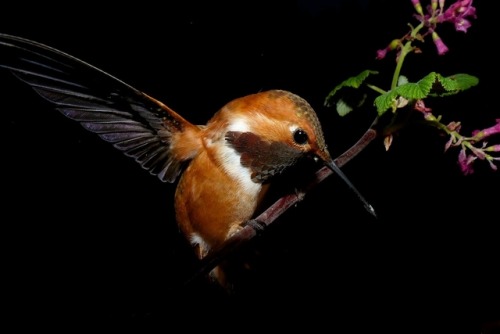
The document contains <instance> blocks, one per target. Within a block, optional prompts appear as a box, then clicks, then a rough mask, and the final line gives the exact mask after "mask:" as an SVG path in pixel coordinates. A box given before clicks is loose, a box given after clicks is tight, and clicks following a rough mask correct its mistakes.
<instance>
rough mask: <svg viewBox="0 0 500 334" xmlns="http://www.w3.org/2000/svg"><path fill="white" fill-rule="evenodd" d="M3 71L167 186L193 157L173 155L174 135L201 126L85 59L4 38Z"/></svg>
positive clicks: (0, 55) (0, 41) (0, 48)
mask: <svg viewBox="0 0 500 334" xmlns="http://www.w3.org/2000/svg"><path fill="white" fill-rule="evenodd" d="M0 67H2V68H5V69H7V70H9V71H10V72H12V73H13V74H14V75H15V76H16V77H17V78H18V79H20V80H21V81H23V82H25V83H27V84H28V85H30V86H31V87H32V88H33V89H34V90H35V91H36V92H37V93H38V94H39V95H40V96H42V97H43V98H44V99H46V100H47V101H49V102H51V103H52V104H53V105H54V107H55V109H57V110H58V111H60V112H61V113H62V114H63V115H65V116H66V117H68V118H69V119H72V120H74V121H77V122H79V123H80V124H81V125H82V126H83V127H84V128H85V129H86V130H88V131H91V132H94V133H96V134H97V135H98V136H99V137H101V138H102V139H103V140H105V141H107V142H110V143H112V144H113V146H114V147H116V148H117V149H118V150H120V151H122V152H123V153H124V154H125V155H127V156H130V157H132V158H134V159H135V161H137V162H138V163H139V164H140V165H141V166H142V167H143V168H144V169H146V170H147V171H149V172H150V173H151V174H153V175H156V176H157V177H158V178H159V179H160V180H162V181H164V182H173V181H175V180H176V178H177V177H178V175H179V174H180V172H181V168H182V165H183V162H184V160H187V159H189V157H179V156H178V155H177V156H175V157H174V156H173V154H172V147H171V146H172V145H170V144H171V140H172V136H173V134H175V133H179V132H182V131H185V130H186V128H189V129H191V130H193V129H198V127H196V126H194V125H192V124H191V123H189V122H188V121H186V120H185V119H184V118H182V117H181V116H180V115H179V114H177V113H176V112H174V111H173V110H172V109H170V108H169V107H167V106H165V105H164V104H163V103H161V102H159V101H157V100H155V99H153V98H151V97H149V96H148V95H146V94H144V93H142V92H141V91H139V90H137V89H135V88H134V87H132V86H130V85H128V84H126V83H125V82H123V81H121V80H119V79H117V78H116V77H114V76H112V75H110V74H108V73H106V72H104V71H102V70H100V69H98V68H96V67H94V66H92V65H90V64H88V63H86V62H84V61H82V60H79V59H77V58H75V57H73V56H71V55H69V54H66V53H64V52H62V51H59V50H57V49H54V48H51V47H49V46H46V45H43V44H40V43H38V42H34V41H31V40H28V39H24V38H21V37H17V36H11V35H6V34H0Z"/></svg>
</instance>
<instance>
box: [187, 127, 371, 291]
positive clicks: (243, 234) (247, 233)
mask: <svg viewBox="0 0 500 334" xmlns="http://www.w3.org/2000/svg"><path fill="white" fill-rule="evenodd" d="M376 122H377V119H375V121H374V122H373V123H372V125H371V126H370V128H369V129H368V130H367V131H366V132H365V133H364V134H363V135H362V136H361V138H360V139H359V140H358V141H357V142H356V143H355V144H354V145H353V146H351V147H350V148H349V149H348V150H347V151H345V152H344V153H343V154H341V155H340V156H339V157H338V158H336V159H335V160H334V162H335V164H336V165H337V166H338V167H342V166H344V165H345V164H346V163H348V162H349V161H350V160H352V158H354V157H355V156H356V155H358V154H359V153H360V152H361V151H362V150H364V149H365V148H366V147H367V146H368V144H370V143H371V142H372V141H373V140H374V139H375V138H376V137H377V131H376V130H375V125H376ZM331 174H332V171H331V170H330V169H329V168H327V167H323V168H321V169H319V170H318V171H317V172H316V174H315V177H314V178H313V179H312V181H311V182H309V183H308V184H306V185H305V186H304V187H303V188H301V189H300V190H298V191H296V192H294V193H289V194H286V195H284V196H282V197H280V198H279V199H278V200H277V201H276V202H275V203H274V204H272V205H271V206H270V207H269V208H267V210H265V211H264V212H262V213H261V214H260V215H259V216H257V217H256V218H254V219H252V220H251V221H250V222H247V223H245V224H244V227H243V229H241V230H240V231H239V232H238V233H236V234H235V235H233V236H232V237H231V238H229V239H228V240H227V241H226V242H225V243H224V245H223V246H222V247H221V248H219V249H218V250H216V251H214V252H212V253H210V254H208V255H207V256H206V257H205V258H203V260H201V261H200V265H199V267H198V269H197V271H196V273H195V274H194V275H192V276H191V277H190V278H189V279H188V280H186V281H185V286H186V285H188V284H190V283H191V282H193V281H194V280H196V279H197V278H199V277H200V276H202V275H205V274H207V273H208V272H210V270H212V269H213V268H214V267H215V266H217V265H218V264H219V263H221V262H222V261H223V260H224V259H226V258H227V257H228V256H229V255H230V254H232V253H233V252H234V251H236V250H238V249H239V248H240V247H241V246H243V245H244V244H246V243H247V242H248V241H250V240H251V239H253V238H254V237H255V236H257V235H258V233H259V232H260V231H261V229H263V228H265V227H266V226H269V225H270V224H272V223H273V222H274V221H275V220H276V219H277V218H278V217H279V216H281V215H282V214H283V213H284V212H285V211H287V210H288V209H289V208H290V207H292V206H293V205H295V204H296V203H298V202H300V201H301V200H302V199H303V198H304V196H305V194H306V193H307V192H308V191H310V190H311V189H313V188H314V187H315V186H317V185H318V184H319V183H321V182H322V181H323V180H324V179H326V178H327V177H328V176H330V175H331ZM259 226H260V227H261V228H259Z"/></svg>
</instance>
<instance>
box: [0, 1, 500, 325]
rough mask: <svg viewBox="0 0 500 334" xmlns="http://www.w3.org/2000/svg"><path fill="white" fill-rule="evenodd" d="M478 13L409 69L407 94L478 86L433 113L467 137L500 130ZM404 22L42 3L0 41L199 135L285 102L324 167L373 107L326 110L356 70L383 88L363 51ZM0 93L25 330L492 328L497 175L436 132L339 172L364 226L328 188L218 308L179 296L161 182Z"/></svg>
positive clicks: (14, 280) (481, 10) (21, 96)
mask: <svg viewBox="0 0 500 334" xmlns="http://www.w3.org/2000/svg"><path fill="white" fill-rule="evenodd" d="M423 3H424V4H425V1H424V2H423ZM475 5H476V7H477V10H478V19H477V20H473V26H472V27H471V28H470V30H469V32H468V33H467V34H463V33H460V32H458V33H457V32H454V30H453V27H452V26H451V25H450V26H443V27H441V28H440V29H441V30H439V31H438V32H439V33H440V34H441V36H442V38H443V40H444V41H445V43H446V44H447V45H448V47H449V48H450V52H449V53H448V54H447V55H446V56H444V57H438V56H437V55H436V53H435V50H434V46H433V45H429V46H426V47H424V52H423V54H420V55H411V56H410V57H409V59H408V60H407V63H405V67H404V69H403V73H404V74H406V75H407V76H408V77H409V78H410V80H412V79H414V80H416V79H418V78H420V77H421V76H423V75H425V74H427V73H429V72H430V71H436V72H439V73H442V74H443V75H450V74H454V73H460V72H464V73H469V74H472V75H476V76H478V77H479V78H480V85H479V86H478V87H475V88H473V89H471V90H469V91H466V92H464V93H463V94H460V95H458V96H455V97H452V98H447V99H445V100H444V99H443V100H441V101H438V100H435V101H431V102H428V106H430V107H432V108H434V110H435V114H442V115H443V119H444V120H446V121H452V120H455V121H458V120H461V121H462V122H463V129H464V133H470V131H472V130H474V129H478V128H483V127H486V126H490V125H493V123H494V120H495V118H499V117H500V112H498V107H497V99H496V98H495V96H494V95H491V94H490V89H488V87H489V86H488V83H490V82H492V80H493V78H492V77H493V73H492V72H493V68H492V65H493V62H492V61H491V60H492V59H491V58H492V56H489V55H490V54H491V53H492V50H491V49H490V46H489V45H488V43H486V39H485V38H486V37H485V36H486V31H487V30H488V25H491V21H488V19H487V16H488V15H489V14H490V13H491V12H492V9H491V8H488V3H487V2H486V1H482V2H481V1H476V2H475ZM2 6H3V5H2ZM490 7H491V6H490ZM412 14H413V8H412V6H411V3H410V1H383V0H379V1H376V0H372V1H369V0H366V1H361V0H360V1H341V0H338V1H334V0H331V1H327V0H324V1H320V0H315V1H260V0H254V1H237V2H236V1H235V2H232V4H227V3H219V2H208V1H207V2H195V1H184V2H183V4H182V5H178V4H168V3H167V4H164V3H162V4H161V5H160V3H158V4H149V3H147V2H144V3H135V2H134V3H130V4H129V5H127V4H120V5H115V6H114V5H106V6H104V5H89V4H86V3H83V2H75V3H72V4H65V5H63V6H59V5H51V4H50V3H46V2H43V3H42V2H37V3H36V4H35V5H29V6H27V5H25V4H23V3H17V4H15V5H6V8H4V9H3V10H2V12H1V19H0V31H1V32H4V33H10V34H16V35H20V36H22V37H26V38H30V39H33V40H36V41H39V42H42V43H44V44H47V45H50V46H52V47H55V48H58V49H60V50H63V51H65V52H67V53H69V54H72V55H74V56H76V57H78V58H80V59H83V60H85V61H87V62H89V63H91V64H93V65H95V66H97V67H99V68H101V69H103V70H105V71H106V72H108V73H110V74H112V75H114V76H116V77H118V78H120V79H122V80H123V81H125V82H127V83H129V84H131V85H132V86H135V87H136V88H138V89H140V90H142V91H145V92H147V93H148V94H150V95H152V96H154V97H156V98H158V99H159V100H161V101H163V102H164V103H166V104H167V105H169V106H170V107H172V108H173V109H174V110H176V111H177V112H179V113H181V114H182V115H183V116H185V117H186V118H187V119H188V120H190V121H192V122H193V123H196V124H203V123H205V122H206V121H207V120H208V119H209V118H210V116H211V115H212V114H213V113H214V112H215V111H217V110H218V109H219V108H220V107H221V106H223V105H224V104H225V103H227V102H228V101H230V100H231V99H233V98H236V97H239V96H243V95H246V94H250V93H253V92H256V91H259V90H266V89H273V88H279V89H286V90H290V91H293V92H295V93H297V94H299V95H301V96H302V97H304V98H305V99H306V100H308V101H309V102H310V103H311V105H312V106H313V107H314V108H315V110H316V111H317V113H318V116H319V118H320V120H321V121H322V124H323V128H324V132H325V136H326V140H327V142H328V143H329V147H330V152H331V153H332V155H334V156H337V155H339V154H340V153H342V152H343V151H344V150H345V149H347V148H348V147H349V146H350V145H352V144H353V143H354V142H355V141H356V139H357V138H358V137H359V136H360V135H361V134H362V133H363V132H364V131H365V129H366V128H367V127H368V126H369V124H370V123H371V120H372V118H373V117H374V110H372V109H367V110H364V113H359V114H352V115H348V116H347V117H344V118H340V117H339V116H337V115H336V113H335V111H334V110H333V109H332V108H326V107H324V106H323V101H324V98H325V97H326V95H327V94H328V92H329V91H330V90H331V89H332V88H333V87H335V85H337V84H338V83H340V82H341V81H343V80H344V79H346V78H347V77H349V76H352V75H355V74H357V73H359V72H360V71H362V70H364V69H367V68H370V69H376V70H380V71H389V72H386V73H391V72H390V71H391V70H392V68H393V61H392V59H393V58H392V57H393V55H392V54H390V55H389V56H388V58H387V59H385V60H383V61H376V60H375V52H376V50H377V49H381V48H383V47H385V46H386V45H387V43H389V41H390V40H392V39H393V38H397V37H400V36H402V35H403V34H404V33H405V32H406V31H407V26H406V23H407V22H412V23H415V22H416V21H415V20H413V19H412V18H411V15H412ZM385 80H386V81H385V82H382V84H385V87H387V85H388V84H389V83H390V81H389V80H390V77H389V76H388V77H386V79H385ZM0 83H1V91H0V94H1V101H2V107H1V117H0V122H1V123H0V124H1V135H2V137H3V140H2V153H3V154H2V174H1V176H2V195H3V196H2V199H1V202H2V207H3V209H2V212H3V215H2V224H1V226H2V228H3V233H2V236H3V238H2V239H5V242H4V245H5V249H4V252H3V255H4V256H3V259H2V267H3V268H2V273H3V274H2V277H3V282H4V283H3V289H2V295H3V296H4V297H2V299H3V301H4V303H5V305H6V309H7V310H8V311H4V312H6V313H5V315H6V316H7V317H8V318H11V319H13V320H14V321H15V322H16V323H17V324H18V325H19V326H24V325H31V324H35V325H37V326H40V328H45V327H47V328H56V327H61V328H64V329H66V330H68V331H69V332H72V331H73V330H75V329H78V328H81V327H84V326H87V325H93V324H97V321H104V322H105V323H107V324H109V325H111V326H114V327H115V326H120V327H121V326H123V325H125V326H127V327H128V326H130V328H134V327H132V326H137V328H138V332H145V331H146V328H150V327H153V326H154V327H156V326H158V327H159V328H161V329H162V330H169V329H173V328H178V327H177V326H179V325H182V326H187V328H191V329H194V328H195V327H197V326H202V327H203V328H206V329H207V330H210V329H213V330H224V329H228V330H233V329H242V328H243V329H245V328H247V327H248V326H250V325H252V326H257V327H260V326H276V327H275V328H281V329H283V330H285V329H289V328H301V327H297V326H300V325H305V326H308V327H304V328H307V329H308V330H311V331H312V330H314V328H315V327H317V328H327V329H328V330H329V331H335V330H349V331H352V332H357V331H364V330H373V331H375V330H378V331H382V330H383V331H394V332H398V333H401V332H407V331H408V330H411V329H416V330H425V331H426V332H427V331H429V330H432V331H441V332H454V333H456V332H457V331H462V332H470V333H478V332H479V328H480V326H481V324H485V323H488V322H491V321H495V320H498V319H499V316H498V314H500V308H499V307H498V298H499V297H500V293H499V290H500V289H499V287H498V281H499V278H500V277H499V274H498V273H497V272H498V255H499V251H498V233H497V226H498V224H499V219H498V211H497V210H498V205H499V196H498V189H499V186H500V182H499V180H500V178H499V175H498V172H496V173H495V172H493V171H491V169H490V168H489V167H488V165H487V163H484V162H478V163H477V168H476V169H477V170H476V173H474V174H473V175H469V176H463V175H462V174H461V172H460V171H459V169H458V166H457V163H456V160H457V156H458V151H457V150H450V151H449V152H447V153H443V147H444V143H445V142H446V140H447V138H445V137H442V136H439V135H438V133H437V132H436V131H435V130H433V129H425V128H419V127H412V128H409V129H407V130H405V131H403V132H401V133H400V134H399V135H398V136H397V137H396V138H395V139H394V143H393V145H392V147H391V149H390V150H389V151H388V152H386V151H385V150H384V148H383V145H382V143H381V141H380V140H377V141H375V142H374V143H372V144H371V145H370V146H369V147H368V148H367V149H366V150H365V151H363V152H362V153H361V154H360V155H359V156H357V157H356V158H355V159H353V160H352V161H351V162H350V163H349V164H348V165H346V166H345V167H344V168H343V170H344V172H345V173H346V174H347V175H348V176H349V178H350V179H351V181H352V182H353V183H354V184H355V185H356V187H357V188H358V189H359V190H360V191H361V193H362V194H363V195H364V196H365V197H366V198H367V199H368V200H369V202H370V203H371V204H372V205H373V206H374V207H375V209H376V211H377V213H378V215H379V218H378V219H377V220H374V219H373V218H372V217H371V216H370V215H369V214H368V213H367V212H366V211H364V210H363V207H362V205H361V204H360V203H359V201H358V200H357V199H356V197H355V196H354V195H353V194H352V193H351V192H350V191H349V190H348V189H347V187H346V186H345V184H343V183H342V182H341V181H340V180H338V178H337V177H330V178H328V179H327V180H326V181H325V182H323V183H322V184H321V185H319V186H318V187H317V188H315V189H314V190H313V191H311V192H310V193H309V194H308V195H307V196H306V198H305V200H304V201H303V202H301V203H299V204H298V205H297V206H296V207H293V208H292V209H290V210H289V211H288V212H287V213H286V214H285V215H283V216H282V217H281V218H280V220H279V221H277V222H276V223H275V224H273V226H272V227H271V228H270V229H269V230H268V232H267V233H265V234H264V235H263V236H262V237H261V238H259V239H257V240H255V243H254V244H253V245H252V246H253V247H255V249H258V255H255V257H256V261H255V270H253V271H252V272H250V273H249V274H248V277H247V279H246V280H244V283H242V287H241V288H240V289H239V290H238V291H237V292H235V293H234V294H233V295H229V296H228V295H225V294H224V293H223V292H222V291H220V290H218V289H217V288H215V287H213V286H210V285H209V284H207V283H206V282H203V281H197V282H195V283H193V284H192V285H190V286H188V287H186V288H185V289H183V288H182V281H183V279H185V278H186V277H187V276H188V275H189V273H190V272H191V270H192V269H193V268H194V266H195V264H196V263H195V260H194V259H193V255H192V253H191V250H190V249H189V247H188V246H187V245H186V244H185V242H184V240H183V239H182V237H181V236H180V234H179V233H178V231H177V228H176V226H175V223H174V219H173V217H174V214H173V210H172V208H173V205H172V203H173V192H174V189H175V185H171V184H162V183H161V182H159V181H158V180H157V179H156V178H154V177H152V176H150V175H149V174H148V173H146V172H145V171H143V170H142V169H141V168H140V167H139V166H138V165H137V164H136V163H135V162H133V161H132V160H131V159H129V158H127V157H125V156H123V155H122V154H121V153H120V152H118V151H117V150H115V149H113V148H112V147H111V146H110V145H109V144H107V143H105V142H103V141H102V140H100V139H99V138H97V137H96V136H95V135H93V134H91V133H88V132H86V131H85V130H83V129H82V128H81V127H80V126H79V125H78V124H75V123H74V122H72V121H70V120H68V119H66V118H64V117H63V116H62V115H60V114H59V113H57V112H54V111H53V110H51V108H50V106H49V105H48V104H47V103H45V102H44V101H43V100H41V99H40V98H39V97H38V96H37V95H36V94H35V93H34V92H33V91H32V90H31V89H30V88H28V87H26V86H25V85H23V84H22V83H20V82H18V81H16V80H15V79H14V78H13V77H12V76H11V75H10V74H9V73H7V72H5V71H2V72H0ZM497 140H498V139H497ZM101 323H102V322H101ZM115 328H117V327H115ZM262 328H264V327H262Z"/></svg>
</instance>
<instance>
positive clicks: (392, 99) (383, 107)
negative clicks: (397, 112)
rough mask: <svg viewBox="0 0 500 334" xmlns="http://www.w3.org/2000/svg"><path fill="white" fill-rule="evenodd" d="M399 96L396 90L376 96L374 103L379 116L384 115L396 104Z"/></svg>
mask: <svg viewBox="0 0 500 334" xmlns="http://www.w3.org/2000/svg"><path fill="white" fill-rule="evenodd" d="M397 96H398V94H397V93H396V91H394V90H391V91H389V92H387V93H384V94H382V95H379V96H377V97H376V98H375V100H374V101H373V104H374V105H375V106H376V107H377V113H378V115H379V116H382V115H383V114H384V113H385V112H386V111H387V110H388V109H390V108H392V107H393V106H394V104H395V103H396V98H397Z"/></svg>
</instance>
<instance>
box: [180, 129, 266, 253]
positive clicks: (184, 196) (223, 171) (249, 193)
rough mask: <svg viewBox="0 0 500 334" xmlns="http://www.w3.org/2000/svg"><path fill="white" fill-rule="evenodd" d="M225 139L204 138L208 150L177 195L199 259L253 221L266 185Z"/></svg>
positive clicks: (189, 169)
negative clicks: (197, 249) (253, 173)
mask: <svg viewBox="0 0 500 334" xmlns="http://www.w3.org/2000/svg"><path fill="white" fill-rule="evenodd" d="M240 158H241V154H240V153H238V152H237V151H236V150H235V149H234V148H233V147H231V146H230V145H228V144H227V143H226V141H225V140H224V139H222V140H212V139H210V138H205V139H204V149H203V150H201V151H200V153H199V154H198V155H197V156H196V157H194V159H193V160H192V161H191V162H190V164H189V165H188V166H187V168H186V169H185V170H184V172H183V173H182V175H181V178H180V180H179V184H178V186H177V190H176V195H175V210H176V219H177V223H178V224H179V227H180V228H181V230H182V231H183V233H185V234H186V235H187V237H188V239H189V240H190V241H191V243H192V244H196V245H197V246H199V248H200V253H199V256H200V257H203V256H204V255H206V253H207V252H208V250H210V249H211V248H214V247H217V246H219V245H221V244H222V243H223V242H224V241H225V240H227V239H228V238H229V237H230V236H231V235H232V234H234V233H235V232H237V231H238V230H239V229H240V228H241V227H240V225H241V223H243V222H244V221H246V220H248V219H250V218H252V216H253V214H254V213H255V210H256V208H257V205H258V202H259V200H260V198H261V192H262V189H263V187H262V184H261V183H258V182H255V181H253V180H252V177H251V170H250V168H248V167H244V166H243V165H242V164H241V162H240Z"/></svg>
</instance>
